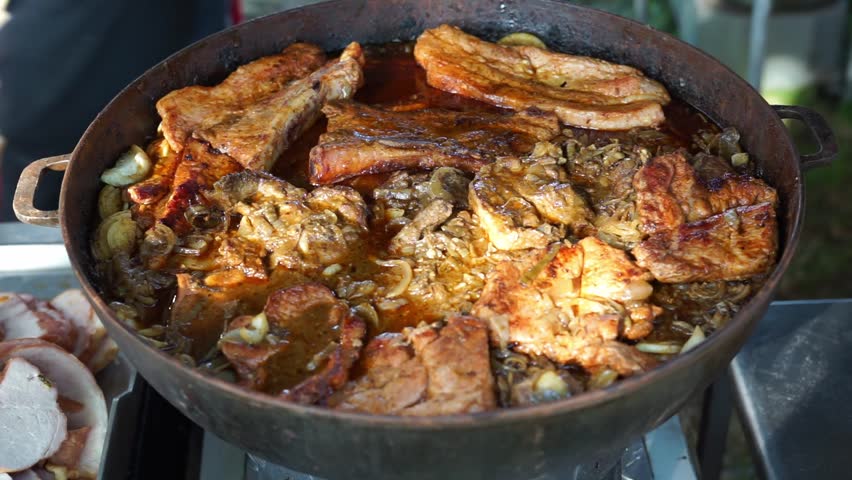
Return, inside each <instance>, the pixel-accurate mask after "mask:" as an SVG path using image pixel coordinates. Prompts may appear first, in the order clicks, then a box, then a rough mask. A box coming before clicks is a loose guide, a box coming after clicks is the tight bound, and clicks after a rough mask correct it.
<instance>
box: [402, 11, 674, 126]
mask: <svg viewBox="0 0 852 480" xmlns="http://www.w3.org/2000/svg"><path fill="white" fill-rule="evenodd" d="M414 56H415V58H416V59H417V62H418V63H419V64H420V65H421V66H422V67H423V68H425V69H426V79H427V81H428V82H429V85H431V86H433V87H436V88H439V89H441V90H445V91H448V92H452V93H457V94H459V95H464V96H466V97H471V98H474V99H476V100H480V101H483V102H487V103H491V104H493V105H497V106H501V107H508V108H512V109H514V110H524V109H526V108H530V107H537V108H540V109H542V110H545V111H552V112H555V113H556V115H557V116H558V117H559V120H561V121H562V122H563V123H565V124H569V125H576V126H578V127H585V128H593V129H598V130H627V129H630V128H633V127H640V126H654V125H658V124H660V123H662V121H663V120H664V117H663V110H662V107H661V105H665V104H667V103H668V102H669V94H668V92H666V90H665V88H663V86H662V85H660V84H659V83H657V82H655V81H653V80H650V79H648V78H646V77H645V76H644V75H643V74H642V72H640V71H639V70H636V69H635V68H631V67H628V66H625V65H616V64H613V63H609V62H605V61H603V60H598V59H595V58H589V57H578V56H574V55H566V54H561V53H554V52H550V51H547V50H543V49H540V48H537V47H528V46H515V47H510V46H503V45H497V44H494V43H490V42H486V41H483V40H480V39H478V38H476V37H474V36H471V35H468V34H466V33H464V32H462V31H461V30H460V29H458V28H456V27H451V26H449V25H441V26H440V27H437V28H433V29H431V30H426V31H425V32H423V34H422V35H420V38H418V39H417V44H416V45H415V47H414Z"/></svg>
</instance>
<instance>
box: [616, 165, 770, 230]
mask: <svg viewBox="0 0 852 480" xmlns="http://www.w3.org/2000/svg"><path fill="white" fill-rule="evenodd" d="M633 187H634V188H635V189H636V212H637V215H638V217H639V220H640V225H639V228H640V229H641V230H642V231H643V232H644V233H647V234H653V233H655V232H660V231H663V230H669V229H672V228H676V227H678V226H679V225H682V224H684V223H688V222H694V221H696V220H701V219H703V218H707V217H709V216H710V215H714V214H717V213H721V212H723V211H725V210H727V209H729V208H734V207H741V206H747V205H755V204H758V203H763V202H769V203H770V204H771V205H772V206H775V205H776V204H777V203H778V196H777V194H776V192H775V189H773V188H772V187H770V186H768V185H766V183H764V182H763V181H762V180H759V179H756V178H752V177H748V176H739V175H730V174H729V175H726V176H724V177H722V178H721V179H719V180H716V181H713V182H712V183H711V184H710V185H708V186H705V185H704V184H703V183H702V182H700V181H699V178H698V176H697V174H696V172H695V169H694V168H693V167H692V165H690V164H689V162H687V161H686V158H684V156H683V154H682V153H679V152H678V153H670V154H666V155H660V156H657V157H654V158H652V159H651V160H649V161H648V163H646V164H645V165H644V166H643V167H642V168H640V169H639V171H637V172H636V175H635V176H634V177H633Z"/></svg>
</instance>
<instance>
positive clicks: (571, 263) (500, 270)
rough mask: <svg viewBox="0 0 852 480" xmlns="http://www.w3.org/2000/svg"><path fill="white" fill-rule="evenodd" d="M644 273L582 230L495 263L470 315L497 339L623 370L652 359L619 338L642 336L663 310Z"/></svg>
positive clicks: (564, 360) (589, 366) (593, 367)
mask: <svg viewBox="0 0 852 480" xmlns="http://www.w3.org/2000/svg"><path fill="white" fill-rule="evenodd" d="M649 279H650V276H649V275H648V273H647V272H646V271H645V270H643V269H640V268H637V267H636V266H635V265H633V263H632V262H631V261H630V260H629V259H628V258H627V256H626V255H625V253H624V252H623V251H621V250H618V249H615V248H613V247H610V246H608V245H606V244H605V243H603V242H601V241H600V240H598V239H596V238H594V237H587V238H584V239H583V240H581V241H580V242H579V243H578V244H577V245H576V246H569V245H560V244H555V245H553V246H551V247H550V249H549V250H543V249H538V250H533V251H532V252H531V253H530V254H529V255H527V256H526V258H524V259H522V260H521V261H514V262H504V263H501V264H499V265H497V266H496V267H495V268H494V270H493V271H492V272H491V273H490V274H489V276H488V279H487V282H486V284H485V288H484V289H483V291H482V295H481V297H480V299H479V301H478V302H477V303H476V304H475V305H474V308H473V311H472V314H473V315H475V316H477V317H479V318H482V319H484V320H486V321H488V322H489V324H490V331H491V340H492V343H493V344H495V345H498V346H501V347H503V348H505V347H506V345H515V347H514V348H515V349H516V350H517V351H520V352H524V353H528V354H531V355H545V356H547V357H548V358H550V359H551V360H553V361H555V362H557V363H560V364H569V363H570V364H578V365H580V366H582V367H583V368H585V369H586V370H589V371H592V372H595V371H599V370H602V369H605V368H608V369H612V370H615V371H616V372H618V373H619V374H621V375H623V376H628V375H632V374H635V373H639V372H641V371H644V370H645V369H647V368H648V367H649V366H651V365H652V364H653V363H654V362H653V360H652V359H651V358H650V357H648V356H646V355H644V354H642V353H641V352H639V351H638V350H636V349H635V348H633V347H631V346H629V345H626V344H624V343H621V342H619V341H618V339H619V338H629V339H632V340H637V339H640V338H642V337H644V336H645V335H647V334H648V333H650V330H651V328H652V323H651V322H652V321H653V318H654V317H655V316H656V315H658V314H659V313H661V309H660V308H659V307H656V306H653V305H651V304H649V303H648V302H647V299H648V297H650V295H651V293H652V288H651V285H650V284H648V282H647V281H648V280H649ZM634 312H635V313H634ZM627 320H629V322H627ZM628 323H629V324H630V325H629V326H628ZM649 327H650V328H649Z"/></svg>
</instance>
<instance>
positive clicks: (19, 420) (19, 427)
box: [0, 358, 66, 472]
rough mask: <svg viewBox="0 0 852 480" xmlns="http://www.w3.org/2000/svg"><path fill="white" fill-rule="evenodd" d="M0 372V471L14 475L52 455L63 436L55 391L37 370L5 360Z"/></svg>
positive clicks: (18, 361) (22, 362)
mask: <svg viewBox="0 0 852 480" xmlns="http://www.w3.org/2000/svg"><path fill="white" fill-rule="evenodd" d="M5 363H6V364H5V366H4V368H3V371H2V372H0V439H2V441H0V472H17V471H19V470H25V469H27V468H30V467H32V466H33V465H35V464H36V463H38V462H39V461H40V460H41V459H43V458H47V457H49V456H51V455H53V454H54V453H55V452H56V451H57V450H59V447H60V446H61V445H62V442H63V440H65V437H66V418H65V415H64V414H63V413H62V411H61V410H60V409H59V404H58V403H57V401H56V400H57V388H56V386H54V385H53V384H52V383H51V382H50V380H48V379H47V378H46V377H45V376H44V375H42V373H41V372H40V371H39V369H38V368H37V367H35V366H34V365H32V364H31V363H30V362H28V361H26V360H24V359H21V358H12V359H8V360H7V361H6V362H5Z"/></svg>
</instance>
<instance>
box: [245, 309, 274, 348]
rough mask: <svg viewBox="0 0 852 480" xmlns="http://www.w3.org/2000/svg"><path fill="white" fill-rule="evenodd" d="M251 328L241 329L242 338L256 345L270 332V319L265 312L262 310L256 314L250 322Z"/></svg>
mask: <svg viewBox="0 0 852 480" xmlns="http://www.w3.org/2000/svg"><path fill="white" fill-rule="evenodd" d="M249 326H250V327H251V328H247V327H243V328H241V329H240V338H242V339H243V340H244V341H245V342H246V343H248V344H251V345H255V344H258V343H260V342H262V341H263V339H264V338H266V334H267V333H269V320H268V319H267V318H266V313H265V312H260V313H258V314H257V315H255V316H254V317H253V318H252V319H251V322H250V323H249Z"/></svg>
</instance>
